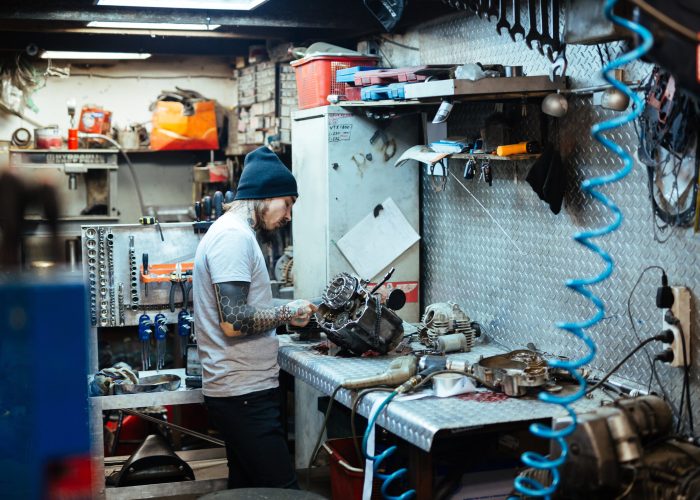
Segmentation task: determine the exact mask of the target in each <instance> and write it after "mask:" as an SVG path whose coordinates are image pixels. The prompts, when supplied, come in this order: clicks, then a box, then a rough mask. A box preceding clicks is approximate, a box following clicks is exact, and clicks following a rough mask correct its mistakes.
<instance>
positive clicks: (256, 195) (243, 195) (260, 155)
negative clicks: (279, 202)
mask: <svg viewBox="0 0 700 500" xmlns="http://www.w3.org/2000/svg"><path fill="white" fill-rule="evenodd" d="M284 196H299V194H298V193H297V181H296V179H295V178H294V176H293V175H292V173H291V172H290V171H289V169H288V168H287V167H286V166H285V165H284V163H282V162H281V161H280V159H279V158H278V157H277V155H276V154H275V153H273V152H272V151H271V150H270V149H269V148H267V147H265V146H262V147H260V148H258V149H256V150H255V151H253V152H252V153H248V155H246V157H245V162H244V163H243V173H242V174H241V180H240V181H239V182H238V190H237V191H236V196H235V198H234V199H236V200H262V199H264V198H282V197H284Z"/></svg>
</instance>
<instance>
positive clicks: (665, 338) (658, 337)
mask: <svg viewBox="0 0 700 500" xmlns="http://www.w3.org/2000/svg"><path fill="white" fill-rule="evenodd" d="M667 332H669V333H670V330H667ZM670 335H671V337H670V338H669V336H668V334H667V333H662V334H661V335H655V336H654V337H649V338H648V339H644V340H643V341H642V342H640V343H639V344H637V346H636V347H635V348H634V349H632V350H631V351H630V352H629V353H628V354H627V356H625V357H624V358H622V360H621V361H620V362H618V363H617V364H616V365H615V366H614V367H613V368H612V369H610V371H608V373H606V374H605V375H604V376H603V378H601V379H600V380H599V381H598V382H596V383H595V385H592V386H591V387H589V388H588V389H587V390H586V394H590V393H592V392H593V391H595V390H596V389H598V388H599V387H600V386H601V385H603V384H604V383H605V382H606V381H607V380H608V379H609V378H610V377H611V376H612V375H613V374H614V373H615V372H616V371H617V370H619V369H620V367H621V366H622V365H624V364H625V363H626V362H627V360H628V359H630V358H631V357H632V356H634V355H635V354H636V353H637V352H639V350H640V349H642V348H643V347H644V346H646V345H647V344H650V343H651V342H654V341H657V340H658V341H661V342H668V343H670V342H672V341H673V333H670Z"/></svg>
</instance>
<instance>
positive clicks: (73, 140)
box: [68, 128, 78, 149]
mask: <svg viewBox="0 0 700 500" xmlns="http://www.w3.org/2000/svg"><path fill="white" fill-rule="evenodd" d="M68 149H78V129H77V128H69V129H68Z"/></svg>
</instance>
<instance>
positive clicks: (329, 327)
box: [316, 273, 403, 355]
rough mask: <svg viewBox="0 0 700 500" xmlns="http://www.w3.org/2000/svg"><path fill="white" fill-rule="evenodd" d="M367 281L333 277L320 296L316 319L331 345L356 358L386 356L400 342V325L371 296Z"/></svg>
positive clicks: (376, 299)
mask: <svg viewBox="0 0 700 500" xmlns="http://www.w3.org/2000/svg"><path fill="white" fill-rule="evenodd" d="M367 284H368V282H367V281H364V280H361V279H360V278H358V277H356V276H352V275H350V274H348V273H340V274H338V275H336V276H335V277H334V278H333V280H332V281H331V282H330V284H329V285H328V287H326V291H325V292H324V294H323V302H322V303H321V305H320V306H319V307H318V311H317V312H316V318H317V321H318V324H319V326H320V327H321V329H322V330H323V331H324V332H325V333H326V336H327V337H328V339H329V340H331V341H332V342H333V343H334V344H337V345H338V346H340V347H342V348H343V349H346V350H348V351H350V352H351V353H353V354H357V355H360V354H362V353H364V352H367V351H376V352H378V353H379V354H386V353H387V352H389V351H391V350H393V349H394V348H395V347H396V346H397V345H398V344H399V342H400V341H401V339H402V338H403V321H402V320H401V318H399V317H398V316H397V315H396V313H395V312H394V311H392V310H391V309H389V308H387V307H386V306H384V305H383V304H382V303H381V300H380V297H379V295H372V294H371V293H370V290H369V289H368V288H367Z"/></svg>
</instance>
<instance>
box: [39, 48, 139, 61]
mask: <svg viewBox="0 0 700 500" xmlns="http://www.w3.org/2000/svg"><path fill="white" fill-rule="evenodd" d="M149 57H151V54H139V53H136V52H77V51H75V52H74V51H70V50H45V51H44V52H43V53H42V54H41V58H42V59H92V60H95V59H148V58H149Z"/></svg>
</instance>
